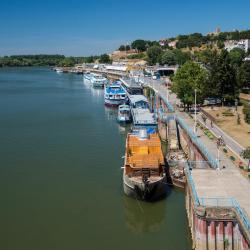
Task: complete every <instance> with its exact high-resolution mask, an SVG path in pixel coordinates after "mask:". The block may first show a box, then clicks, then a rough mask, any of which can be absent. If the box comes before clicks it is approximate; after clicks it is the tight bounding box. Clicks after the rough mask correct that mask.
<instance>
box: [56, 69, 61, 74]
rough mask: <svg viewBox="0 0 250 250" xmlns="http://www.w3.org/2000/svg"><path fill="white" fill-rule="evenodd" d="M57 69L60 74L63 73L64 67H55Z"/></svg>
mask: <svg viewBox="0 0 250 250" xmlns="http://www.w3.org/2000/svg"><path fill="white" fill-rule="evenodd" d="M55 71H56V73H58V74H61V73H63V69H62V68H55Z"/></svg>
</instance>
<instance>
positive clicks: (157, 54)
mask: <svg viewBox="0 0 250 250" xmlns="http://www.w3.org/2000/svg"><path fill="white" fill-rule="evenodd" d="M147 56H148V63H149V65H155V64H156V63H160V61H161V56H162V49H161V48H160V47H159V46H152V47H150V48H149V49H148V51H147Z"/></svg>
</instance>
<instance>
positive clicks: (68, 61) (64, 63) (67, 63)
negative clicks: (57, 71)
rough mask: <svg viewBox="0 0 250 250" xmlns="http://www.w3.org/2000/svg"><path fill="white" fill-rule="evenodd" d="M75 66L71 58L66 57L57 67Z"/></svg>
mask: <svg viewBox="0 0 250 250" xmlns="http://www.w3.org/2000/svg"><path fill="white" fill-rule="evenodd" d="M75 64H76V62H75V60H74V58H73V57H66V58H65V59H63V60H62V61H60V62H59V64H58V66H60V67H73V66H74V65H75Z"/></svg>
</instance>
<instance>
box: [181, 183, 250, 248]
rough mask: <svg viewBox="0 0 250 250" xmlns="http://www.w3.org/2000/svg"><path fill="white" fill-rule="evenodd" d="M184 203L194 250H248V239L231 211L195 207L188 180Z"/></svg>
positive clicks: (233, 211)
mask: <svg viewBox="0 0 250 250" xmlns="http://www.w3.org/2000/svg"><path fill="white" fill-rule="evenodd" d="M185 199H186V202H185V203H186V211H187V216H188V222H189V227H190V230H191V235H192V241H193V248H194V249H195V250H250V239H249V235H248V234H247V233H246V230H245V228H244V225H243V224H242V223H241V221H240V219H239V218H238V216H237V213H236V212H235V210H234V209H233V208H231V207H205V206H200V205H199V204H196V202H195V197H194V195H193V190H192V184H191V183H190V181H189V180H188V181H187V185H186V195H185Z"/></svg>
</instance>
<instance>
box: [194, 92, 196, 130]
mask: <svg viewBox="0 0 250 250" xmlns="http://www.w3.org/2000/svg"><path fill="white" fill-rule="evenodd" d="M196 96H197V89H195V90H194V133H196V126H197V103H196V102H197V101H196V99H197V98H196Z"/></svg>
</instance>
